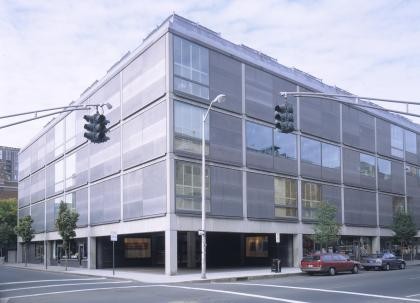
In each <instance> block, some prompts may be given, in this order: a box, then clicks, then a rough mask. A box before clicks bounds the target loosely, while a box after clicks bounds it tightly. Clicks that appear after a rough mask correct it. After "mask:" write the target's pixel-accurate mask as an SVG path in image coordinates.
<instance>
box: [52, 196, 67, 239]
mask: <svg viewBox="0 0 420 303" xmlns="http://www.w3.org/2000/svg"><path fill="white" fill-rule="evenodd" d="M61 201H64V198H63V197H62V196H60V197H57V198H55V199H51V200H48V201H47V202H46V203H47V207H46V217H47V221H46V228H47V231H54V230H57V228H56V227H55V220H56V219H57V217H58V210H59V208H60V203H61ZM70 206H71V205H70Z"/></svg>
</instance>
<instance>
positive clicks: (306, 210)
mask: <svg viewBox="0 0 420 303" xmlns="http://www.w3.org/2000/svg"><path fill="white" fill-rule="evenodd" d="M321 188H322V187H321V184H316V183H310V182H302V218H304V219H311V220H314V219H315V218H316V212H317V209H318V207H319V204H320V203H321Z"/></svg>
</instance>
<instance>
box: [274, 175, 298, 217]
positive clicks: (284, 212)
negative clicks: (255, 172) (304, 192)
mask: <svg viewBox="0 0 420 303" xmlns="http://www.w3.org/2000/svg"><path fill="white" fill-rule="evenodd" d="M296 188H297V186H296V180H293V179H286V178H274V215H275V216H276V217H287V218H296V217H297V197H296Z"/></svg>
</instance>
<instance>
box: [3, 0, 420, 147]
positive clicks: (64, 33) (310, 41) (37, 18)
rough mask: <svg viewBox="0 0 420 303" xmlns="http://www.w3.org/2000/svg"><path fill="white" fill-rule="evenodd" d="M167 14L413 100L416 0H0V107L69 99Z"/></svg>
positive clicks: (33, 129) (327, 74)
mask: <svg viewBox="0 0 420 303" xmlns="http://www.w3.org/2000/svg"><path fill="white" fill-rule="evenodd" d="M172 12H176V13H178V14H180V15H181V16H184V17H186V18H188V19H191V20H193V21H195V22H198V23H200V24H201V25H204V26H206V27H209V28H210V29H212V30H214V31H216V32H220V33H222V36H223V37H224V38H226V39H228V40H231V41H233V42H234V43H238V44H245V45H248V46H250V47H252V48H255V49H257V50H259V51H261V52H264V53H266V54H268V55H269V56H271V57H274V58H277V59H278V61H279V63H281V64H283V65H286V66H289V67H296V68H298V69H300V70H303V71H305V72H307V73H310V74H312V75H314V76H316V77H317V78H320V79H322V80H323V82H325V83H327V84H330V85H337V86H339V87H341V88H343V89H345V90H348V91H350V92H352V93H354V94H358V95H362V96H372V97H383V98H394V99H404V100H412V101H419V102H420V89H419V87H420V83H419V82H420V1H415V0H413V1H392V0H389V1H383V0H381V1H378V0H377V1H375V0H370V1H361V0H354V1H341V0H330V1H281V0H278V1H269V0H259V1H251V0H249V1H248V0H238V1H226V0H225V1H216V0H214V1H205V0H203V1H189V0H185V1H174V0H173V1H161V0H155V1H138V0H124V1H123V0H120V1H116V0H107V1H99V0H84V1H76V0H73V1H70V0H67V1H66V0H55V1H46V0H26V1H22V0H13V1H8V0H0V115H5V114H10V113H15V112H22V111H28V110H32V109H39V108H45V107H50V106H60V105H63V106H64V105H67V104H68V103H69V102H71V101H72V100H76V99H77V98H78V97H79V95H80V93H81V92H82V91H83V90H84V89H85V88H86V87H88V86H89V85H90V84H91V83H92V82H93V81H95V80H96V79H100V78H102V77H103V76H104V75H105V73H106V70H107V69H108V68H109V67H110V66H111V65H112V64H113V63H114V62H116V61H117V60H118V59H119V58H120V57H121V56H122V55H124V54H125V53H126V52H127V51H128V50H132V49H134V48H135V47H136V46H138V45H139V44H140V43H141V41H142V39H143V38H144V37H145V36H146V35H147V34H148V33H149V32H150V31H152V30H153V29H154V28H155V27H156V26H157V25H158V24H160V23H161V22H162V21H163V20H164V19H165V18H166V17H167V16H169V15H170V14H171V13H172ZM411 109H412V110H413V111H416V112H420V111H418V110H417V109H416V108H414V107H411ZM7 122H9V121H6V120H2V121H0V125H1V124H4V123H7ZM47 122H48V119H47V120H43V121H38V122H32V123H28V124H25V125H22V126H16V127H13V128H9V129H5V130H0V145H7V146H16V147H23V146H24V145H26V143H27V142H28V141H29V138H30V137H32V136H34V135H35V134H36V133H37V132H38V131H39V130H40V129H41V127H42V125H44V124H45V123H47ZM10 134H13V135H10Z"/></svg>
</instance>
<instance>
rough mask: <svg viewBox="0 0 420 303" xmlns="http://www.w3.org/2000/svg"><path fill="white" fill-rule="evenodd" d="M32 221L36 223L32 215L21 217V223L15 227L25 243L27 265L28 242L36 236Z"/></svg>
mask: <svg viewBox="0 0 420 303" xmlns="http://www.w3.org/2000/svg"><path fill="white" fill-rule="evenodd" d="M32 223H34V220H33V219H32V218H31V216H26V217H23V218H20V219H19V224H18V225H17V226H16V228H15V232H16V234H17V235H18V236H19V237H21V239H22V242H23V243H24V244H25V266H28V244H29V243H31V241H32V239H33V238H34V237H35V235H34V233H35V231H34V230H33V229H32Z"/></svg>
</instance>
